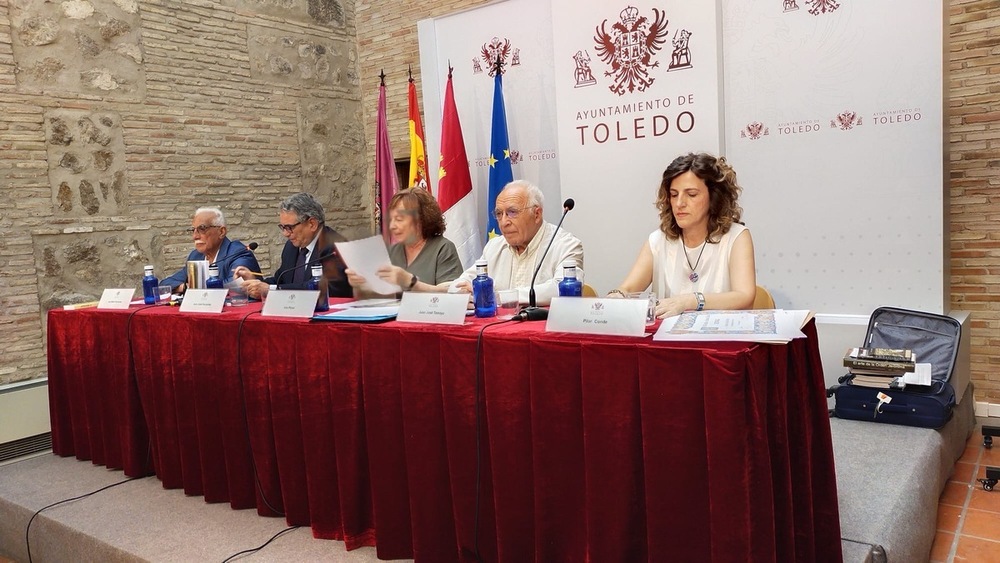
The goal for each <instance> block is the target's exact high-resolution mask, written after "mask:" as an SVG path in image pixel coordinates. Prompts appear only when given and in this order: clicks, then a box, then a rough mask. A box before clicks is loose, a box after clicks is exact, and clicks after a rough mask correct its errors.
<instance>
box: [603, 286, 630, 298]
mask: <svg viewBox="0 0 1000 563" xmlns="http://www.w3.org/2000/svg"><path fill="white" fill-rule="evenodd" d="M616 293H617V294H618V295H621V296H622V297H626V295H625V292H624V291H622V290H620V289H618V288H617V287H616V288H614V289H612V290H611V291H609V292H608V295H607V297H611V296H612V295H614V294H616Z"/></svg>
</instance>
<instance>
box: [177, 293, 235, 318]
mask: <svg viewBox="0 0 1000 563" xmlns="http://www.w3.org/2000/svg"><path fill="white" fill-rule="evenodd" d="M228 293H229V290H228V289H189V290H187V291H185V292H184V301H181V312H182V313H221V312H222V307H223V306H225V304H226V295H227V294H228Z"/></svg>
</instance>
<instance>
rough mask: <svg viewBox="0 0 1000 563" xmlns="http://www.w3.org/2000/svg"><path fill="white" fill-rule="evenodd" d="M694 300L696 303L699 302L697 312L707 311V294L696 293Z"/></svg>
mask: <svg viewBox="0 0 1000 563" xmlns="http://www.w3.org/2000/svg"><path fill="white" fill-rule="evenodd" d="M694 299H695V301H697V302H698V308H697V309H695V311H702V310H704V309H705V294H704V293H702V292H700V291H696V292H694Z"/></svg>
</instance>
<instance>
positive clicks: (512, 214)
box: [493, 205, 538, 221]
mask: <svg viewBox="0 0 1000 563" xmlns="http://www.w3.org/2000/svg"><path fill="white" fill-rule="evenodd" d="M532 207H538V206H537V205H528V206H525V207H522V208H521V209H518V208H516V207H508V208H507V209H497V210H495V211H493V216H494V217H496V218H497V221H500V220H501V219H503V216H504V215H506V216H507V217H508V218H509V219H510V220H511V221H513V220H514V219H517V216H518V215H520V214H521V212H523V211H526V210H528V209H531V208H532Z"/></svg>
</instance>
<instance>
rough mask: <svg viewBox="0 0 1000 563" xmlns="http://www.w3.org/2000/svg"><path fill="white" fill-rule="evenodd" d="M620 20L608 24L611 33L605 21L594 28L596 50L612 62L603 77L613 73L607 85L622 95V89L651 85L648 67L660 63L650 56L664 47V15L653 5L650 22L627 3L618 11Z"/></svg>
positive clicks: (641, 87) (636, 88)
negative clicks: (612, 79)
mask: <svg viewBox="0 0 1000 563" xmlns="http://www.w3.org/2000/svg"><path fill="white" fill-rule="evenodd" d="M619 17H620V18H621V22H616V23H615V24H614V25H613V26H611V33H610V34H609V33H608V32H607V31H606V30H605V25H607V23H608V20H604V21H603V22H602V23H601V26H600V27H598V28H596V29H595V31H596V32H597V35H595V36H594V41H596V42H597V45H596V47H595V48H596V51H597V54H598V55H600V57H601V60H603V61H604V62H605V63H607V64H610V65H611V70H610V71H607V72H605V73H604V75H605V76H614V77H615V78H614V83H613V84H612V85H611V86H610V87H609V88H610V89H611V91H612V92H614V93H616V94H618V95H619V96H622V95H624V94H625V91H626V90H628V91H629V92H634V91H636V90H638V91H640V92H642V91H643V90H645V89H646V88H647V87H649V86H650V85H652V84H653V77H651V76H650V75H649V69H651V68H655V67H658V66H660V63H659V61H653V55H655V54H656V52H657V51H659V50H660V49H662V48H663V44H664V43H666V41H667V14H666V12H661V11H659V10H657V9H656V8H653V21H652V22H650V21H649V19H648V18H646V16H641V17H640V16H639V9H638V8H636V7H634V6H629V7H627V8H625V9H624V10H622V11H621V13H620V14H619Z"/></svg>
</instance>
